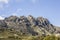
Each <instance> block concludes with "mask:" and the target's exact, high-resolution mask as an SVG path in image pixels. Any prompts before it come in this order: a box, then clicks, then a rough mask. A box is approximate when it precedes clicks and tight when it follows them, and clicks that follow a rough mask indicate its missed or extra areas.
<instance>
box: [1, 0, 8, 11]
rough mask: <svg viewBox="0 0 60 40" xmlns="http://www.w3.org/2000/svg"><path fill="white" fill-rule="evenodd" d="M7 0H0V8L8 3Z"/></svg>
mask: <svg viewBox="0 0 60 40" xmlns="http://www.w3.org/2000/svg"><path fill="white" fill-rule="evenodd" d="M8 3H9V0H0V10H1V9H3V8H4V6H5V4H8Z"/></svg>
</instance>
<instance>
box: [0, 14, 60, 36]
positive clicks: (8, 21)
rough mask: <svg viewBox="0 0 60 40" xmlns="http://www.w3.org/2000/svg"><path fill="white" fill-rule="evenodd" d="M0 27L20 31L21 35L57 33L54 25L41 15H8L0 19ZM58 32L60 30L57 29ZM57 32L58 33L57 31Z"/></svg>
mask: <svg viewBox="0 0 60 40" xmlns="http://www.w3.org/2000/svg"><path fill="white" fill-rule="evenodd" d="M0 28H3V29H5V28H6V29H9V30H11V31H13V30H14V31H16V32H20V33H21V34H22V35H33V36H36V35H40V36H42V35H43V36H46V35H51V34H55V33H57V29H56V27H55V26H54V25H53V24H51V23H50V21H49V20H48V19H46V18H43V17H37V18H35V17H33V16H32V15H29V16H27V17H26V16H20V17H17V16H10V17H6V18H5V19H4V20H0ZM59 32H60V31H59ZM59 32H58V33H59Z"/></svg>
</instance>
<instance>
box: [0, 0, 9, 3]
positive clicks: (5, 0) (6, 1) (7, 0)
mask: <svg viewBox="0 0 60 40" xmlns="http://www.w3.org/2000/svg"><path fill="white" fill-rule="evenodd" d="M0 2H1V3H8V2H9V0H0Z"/></svg>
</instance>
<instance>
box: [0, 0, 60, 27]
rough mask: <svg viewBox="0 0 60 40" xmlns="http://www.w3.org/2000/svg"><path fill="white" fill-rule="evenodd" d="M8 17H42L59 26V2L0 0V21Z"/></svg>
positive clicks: (56, 0) (51, 0)
mask: <svg viewBox="0 0 60 40" xmlns="http://www.w3.org/2000/svg"><path fill="white" fill-rule="evenodd" d="M10 15H17V16H22V15H24V16H28V15H32V16H34V17H38V16H42V17H44V18H47V19H49V21H50V22H51V23H52V24H54V25H57V26H60V0H0V19H3V17H8V16H10Z"/></svg>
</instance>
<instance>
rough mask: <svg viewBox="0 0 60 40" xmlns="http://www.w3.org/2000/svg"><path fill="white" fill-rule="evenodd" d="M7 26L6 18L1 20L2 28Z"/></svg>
mask: <svg viewBox="0 0 60 40" xmlns="http://www.w3.org/2000/svg"><path fill="white" fill-rule="evenodd" d="M5 27H6V28H7V24H6V23H5V21H4V20H0V28H5Z"/></svg>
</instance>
